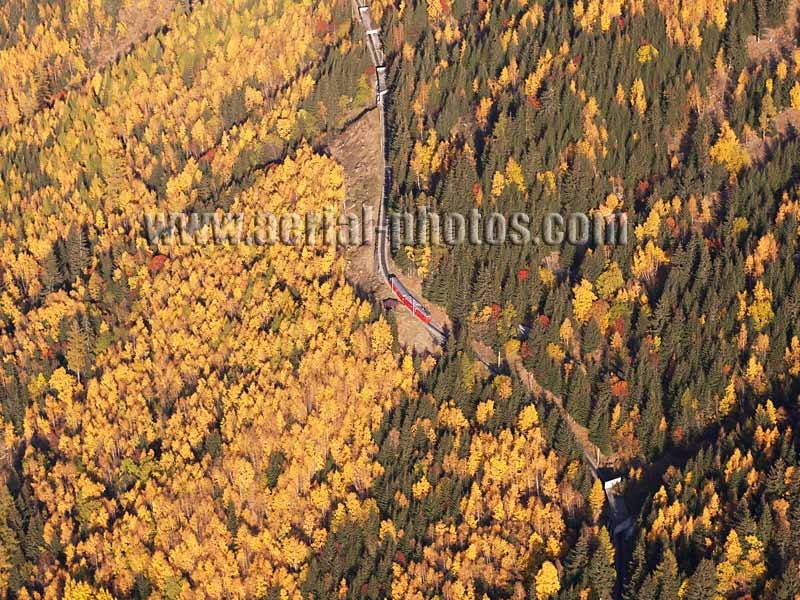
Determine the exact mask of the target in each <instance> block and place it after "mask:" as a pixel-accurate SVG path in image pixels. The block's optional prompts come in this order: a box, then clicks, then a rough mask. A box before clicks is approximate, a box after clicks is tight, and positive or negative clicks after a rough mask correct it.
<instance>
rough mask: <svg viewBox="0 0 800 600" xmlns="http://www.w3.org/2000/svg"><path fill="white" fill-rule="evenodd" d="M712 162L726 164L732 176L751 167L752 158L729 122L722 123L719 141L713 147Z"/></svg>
mask: <svg viewBox="0 0 800 600" xmlns="http://www.w3.org/2000/svg"><path fill="white" fill-rule="evenodd" d="M711 160H712V161H713V162H715V163H724V164H725V165H726V166H727V168H728V171H729V172H730V173H731V174H736V173H738V172H739V171H741V170H742V169H743V168H745V167H747V166H749V165H750V156H749V155H748V154H747V151H746V150H745V149H744V148H742V146H741V144H740V143H739V138H738V137H736V133H734V131H733V129H731V126H730V124H729V123H728V122H727V121H723V122H722V129H721V130H720V133H719V136H718V137H717V141H716V143H715V144H714V145H713V146H712V147H711Z"/></svg>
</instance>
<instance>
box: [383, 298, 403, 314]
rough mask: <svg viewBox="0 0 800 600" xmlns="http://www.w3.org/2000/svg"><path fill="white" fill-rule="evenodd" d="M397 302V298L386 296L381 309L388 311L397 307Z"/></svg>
mask: <svg viewBox="0 0 800 600" xmlns="http://www.w3.org/2000/svg"><path fill="white" fill-rule="evenodd" d="M398 304H400V301H399V300H398V299H397V298H386V299H385V300H384V301H383V310H385V311H386V312H389V311H390V310H394V309H395V308H397V305H398Z"/></svg>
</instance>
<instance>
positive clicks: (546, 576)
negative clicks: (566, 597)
mask: <svg viewBox="0 0 800 600" xmlns="http://www.w3.org/2000/svg"><path fill="white" fill-rule="evenodd" d="M535 581H536V598H537V600H545V599H546V598H552V597H553V596H555V595H556V594H558V592H559V590H560V589H561V582H560V581H559V580H558V571H557V570H556V567H555V565H554V564H553V563H551V562H550V561H549V560H546V561H544V562H543V563H542V566H541V568H540V569H539V572H538V573H537V574H536V577H535Z"/></svg>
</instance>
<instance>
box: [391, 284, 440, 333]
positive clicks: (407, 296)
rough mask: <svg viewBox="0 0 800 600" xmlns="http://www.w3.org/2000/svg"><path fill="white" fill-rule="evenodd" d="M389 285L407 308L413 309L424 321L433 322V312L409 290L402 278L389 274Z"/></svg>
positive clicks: (412, 312) (416, 315)
mask: <svg viewBox="0 0 800 600" xmlns="http://www.w3.org/2000/svg"><path fill="white" fill-rule="evenodd" d="M389 286H390V287H391V288H392V291H393V292H394V293H395V294H396V295H397V297H398V298H399V299H400V302H402V303H403V304H405V305H406V308H408V310H410V311H411V314H413V315H414V316H415V317H417V318H418V319H419V320H420V321H422V322H423V323H430V322H431V313H429V312H428V311H427V310H426V308H425V307H424V306H422V303H421V302H420V301H419V300H417V299H416V298H415V297H414V294H412V293H411V292H409V291H408V290H407V289H406V287H405V286H404V285H403V284H402V283H401V282H400V280H399V279H398V278H397V277H395V276H394V275H389Z"/></svg>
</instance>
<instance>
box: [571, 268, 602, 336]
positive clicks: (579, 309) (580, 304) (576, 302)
mask: <svg viewBox="0 0 800 600" xmlns="http://www.w3.org/2000/svg"><path fill="white" fill-rule="evenodd" d="M572 294H573V296H574V297H573V300H572V314H574V315H575V319H576V320H577V321H578V323H580V324H581V325H585V324H586V322H587V321H588V320H589V314H590V313H591V311H592V305H593V304H594V301H595V300H597V296H595V294H594V291H593V286H592V282H591V281H589V280H587V279H583V280H581V282H580V283H579V284H577V285H575V286H574V287H573V288H572Z"/></svg>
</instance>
